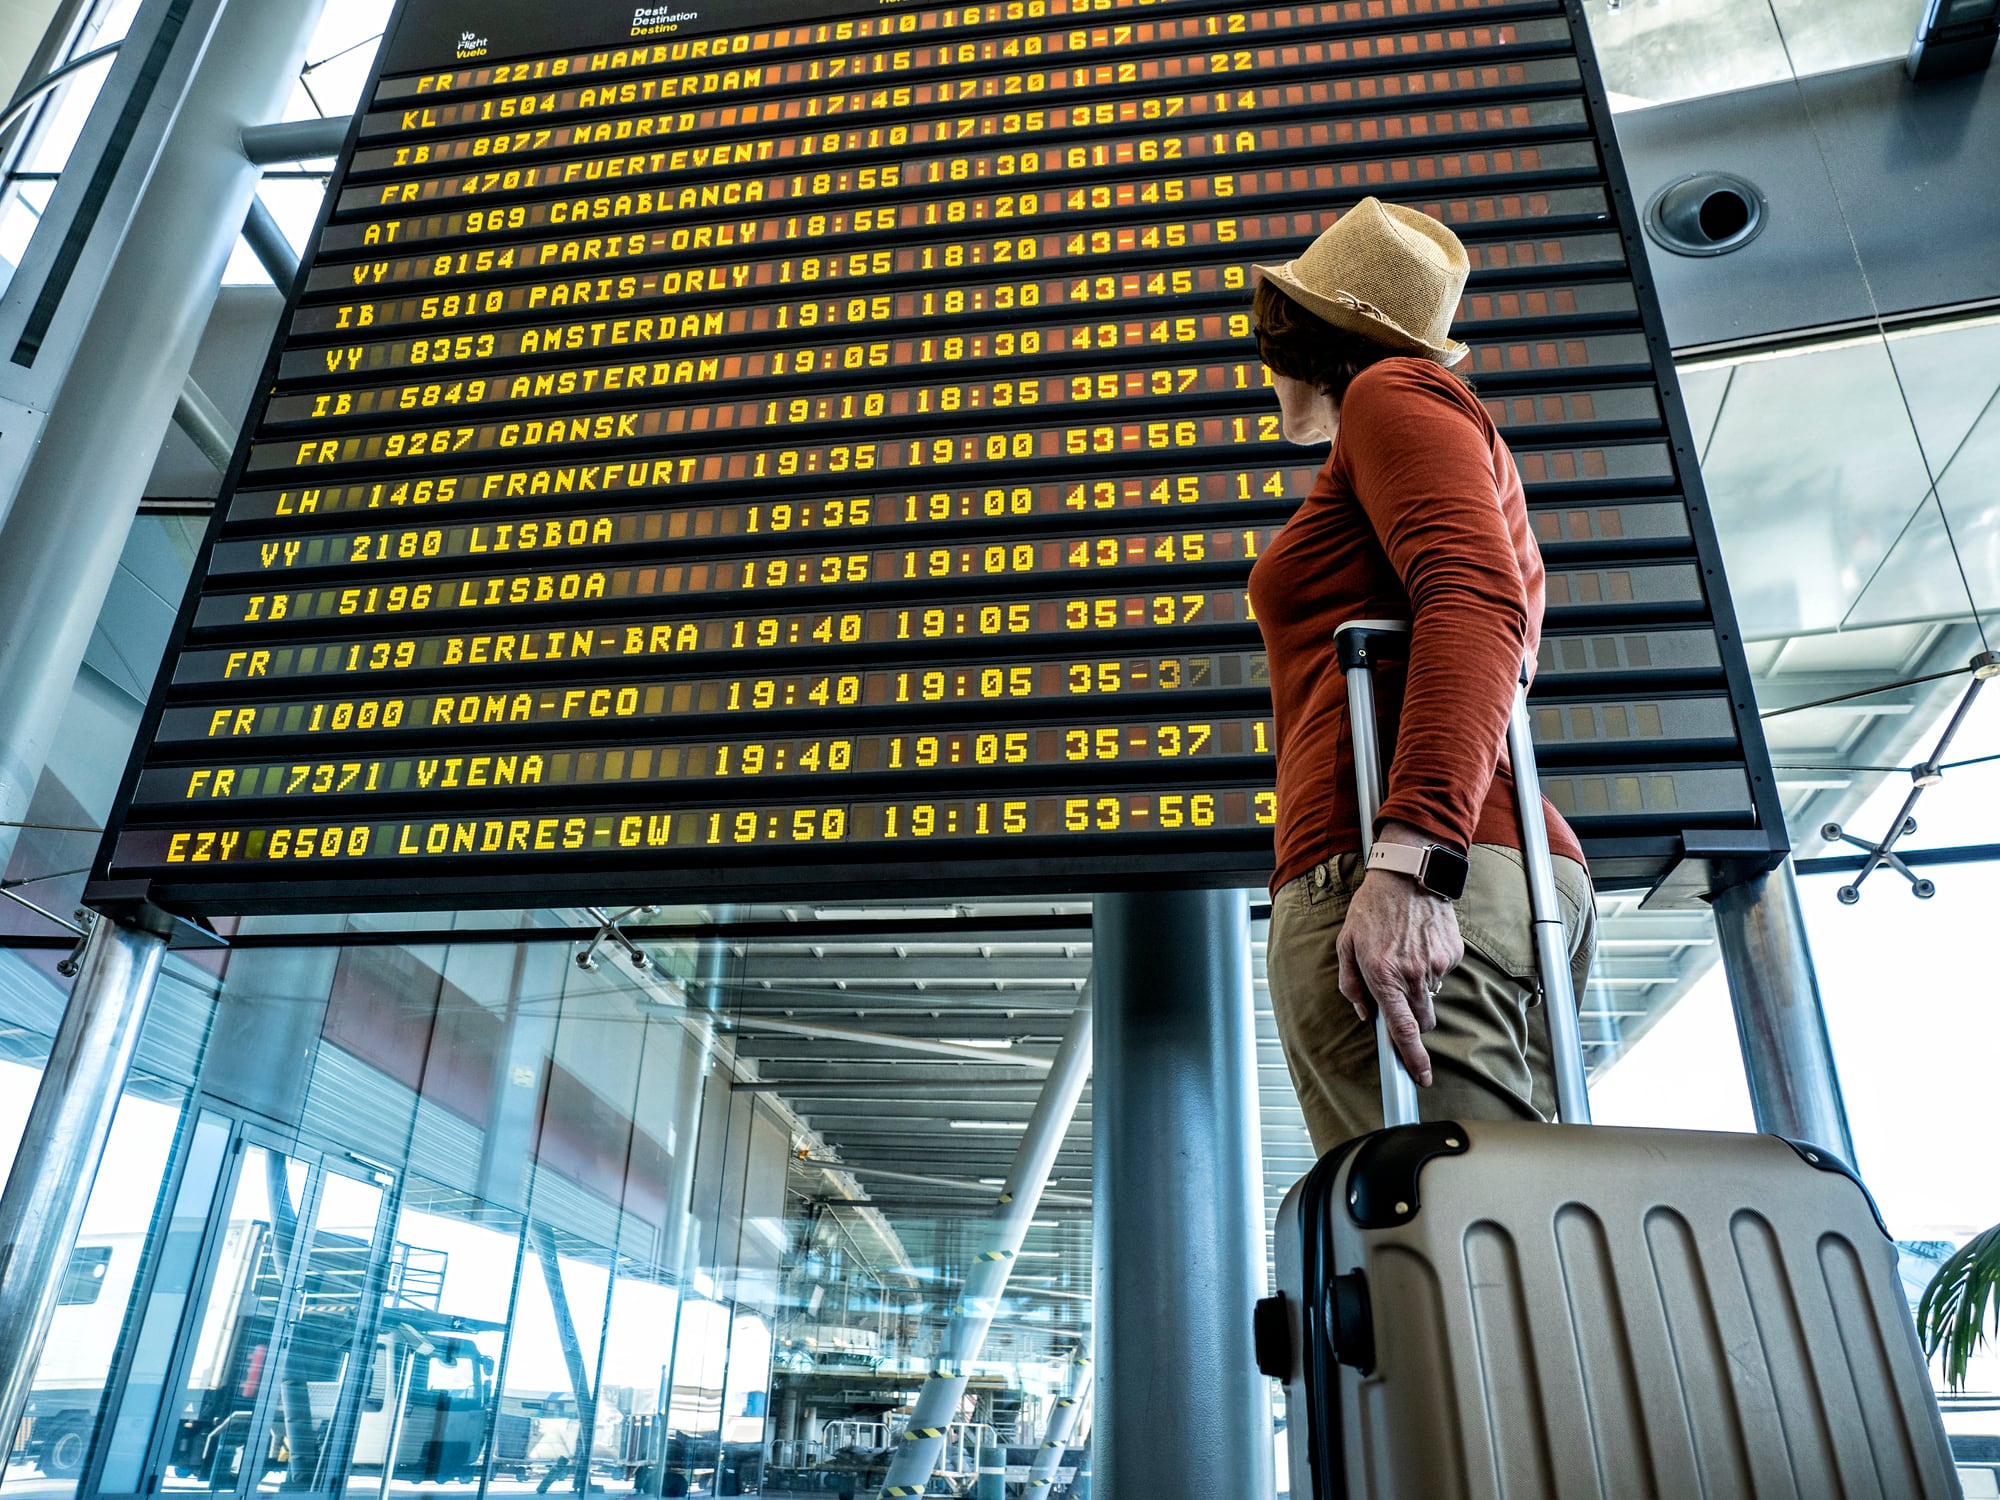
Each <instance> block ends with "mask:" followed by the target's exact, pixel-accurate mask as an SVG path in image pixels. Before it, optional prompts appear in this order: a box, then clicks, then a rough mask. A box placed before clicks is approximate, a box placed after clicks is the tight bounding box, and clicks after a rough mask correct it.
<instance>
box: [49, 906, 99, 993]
mask: <svg viewBox="0 0 2000 1500" xmlns="http://www.w3.org/2000/svg"><path fill="white" fill-rule="evenodd" d="M70 925H71V924H70V923H68V922H65V923H63V926H65V927H68V926H70ZM96 925H97V913H96V912H94V911H91V910H90V909H89V908H88V907H83V906H79V907H78V908H77V909H76V923H75V926H76V933H77V937H76V946H75V947H74V948H71V949H70V950H69V957H68V958H65V959H61V960H59V961H58V962H57V964H56V972H57V973H58V974H60V975H62V977H63V978H65V979H74V978H76V976H77V974H78V973H79V972H80V971H81V970H82V968H83V950H84V949H85V948H86V947H88V946H89V944H90V930H91V928H93V927H95V926H96Z"/></svg>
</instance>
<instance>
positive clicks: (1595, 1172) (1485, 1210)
mask: <svg viewBox="0 0 2000 1500" xmlns="http://www.w3.org/2000/svg"><path fill="white" fill-rule="evenodd" d="M1407 630H1408V627H1407V626H1406V625H1401V624H1396V623H1393V622H1380V621H1358V622H1355V623H1354V624H1352V625H1349V626H1343V627H1342V629H1341V632H1340V636H1339V640H1340V645H1341V663H1342V666H1343V668H1344V669H1345V670H1346V672H1347V678H1348V702H1349V710H1350V718H1351V720H1352V723H1353V730H1354V735H1355V763H1356V779H1357V782H1358V783H1359V790H1360V794H1361V813H1362V819H1361V821H1362V832H1363V838H1364V839H1366V838H1367V836H1368V834H1369V831H1370V830H1371V829H1372V827H1373V823H1374V809H1375V808H1376V807H1377V806H1379V805H1380V801H1381V796H1382V792H1381V783H1382V781H1383V779H1384V778H1383V777H1382V776H1381V773H1380V761H1379V757H1378V755H1377V751H1376V726H1375V723H1374V709H1373V694H1372V683H1371V679H1370V677H1369V671H1370V668H1371V665H1372V662H1373V659H1374V656H1375V654H1376V652H1377V651H1378V650H1379V649H1380V648H1381V647H1382V646H1383V645H1384V644H1386V643H1388V642H1390V641H1394V640H1395V639H1397V638H1398V637H1399V636H1400V635H1402V633H1404V632H1406V631H1407ZM1507 742H1508V751H1509V754H1510V757H1511V759H1512V762H1513V773H1514V781H1515V786H1516V788H1517V792H1518V800H1519V804H1520V807H1521V809H1522V812H1523V819H1522V827H1523V843H1524V844H1525V845H1526V846H1527V847H1526V848H1525V850H1524V854H1525V860H1524V863H1526V864H1527V866H1528V870H1529V881H1530V894H1531V898H1532V900H1533V907H1534V914H1535V917H1536V919H1537V929H1538V930H1537V936H1538V943H1537V952H1538V957H1539V959H1540V970H1541V974H1540V978H1541V983H1542V987H1543V996H1544V1007H1545V1009H1546V1010H1547V1011H1548V1013H1549V1022H1550V1029H1551V1042H1552V1050H1553V1051H1554V1053H1555V1055H1556V1058H1557V1062H1558V1068H1557V1071H1558V1075H1559V1076H1558V1079H1557V1098H1558V1109H1559V1111H1560V1114H1561V1116H1562V1118H1563V1119H1564V1120H1565V1121H1568V1122H1571V1123H1566V1124H1561V1125H1538V1124H1518V1123H1506V1124H1499V1123H1487V1122H1484V1121H1476V1122H1471V1123H1467V1124H1459V1123H1454V1122H1451V1121H1435V1122H1423V1123H1405V1122H1414V1121H1416V1118H1417V1109H1416V1099H1417V1092H1418V1091H1417V1089H1416V1086H1415V1084H1414V1083H1412V1082H1411V1081H1410V1079H1409V1077H1408V1075H1407V1074H1406V1073H1405V1072H1404V1071H1403V1069H1402V1066H1401V1064H1400V1063H1399V1062H1397V1061H1396V1060H1395V1054H1394V1052H1393V1050H1392V1049H1391V1048H1390V1047H1389V1046H1388V1045H1387V1040H1386V1037H1385V1036H1384V1034H1383V1032H1384V1028H1383V1027H1382V1026H1381V1024H1380V1021H1379V1017H1378V1025H1377V1032H1376V1044H1377V1048H1378V1051H1379V1052H1380V1053H1381V1057H1382V1064H1383V1078H1384V1085H1385V1097H1384V1106H1385V1118H1386V1119H1387V1120H1388V1121H1389V1125H1388V1126H1387V1128H1385V1129H1383V1130H1381V1131H1378V1132H1376V1133H1375V1134H1372V1135H1368V1136H1364V1137H1362V1138H1361V1139H1359V1140H1357V1141H1350V1142H1348V1143H1346V1144H1345V1145H1343V1146H1342V1147H1340V1148H1338V1149H1336V1150H1334V1151H1332V1152H1329V1153H1328V1154H1327V1155H1326V1156H1325V1157H1324V1158H1323V1159H1322V1160H1321V1161H1320V1162H1319V1164H1318V1165H1317V1166H1316V1167H1314V1168H1313V1170H1312V1171H1311V1172H1310V1173H1308V1174H1307V1175H1306V1177H1305V1178H1304V1179H1302V1180H1301V1181H1300V1182H1299V1183H1298V1184H1297V1185H1296V1186H1295V1187H1294V1188H1293V1189H1292V1191H1291V1193H1290V1194H1289V1196H1287V1198H1286V1199H1285V1202H1284V1205H1283V1207H1282V1208H1281V1209H1280V1210H1279V1214H1278V1224H1277V1272H1278V1287H1279V1293H1278V1295H1277V1296H1275V1297H1272V1298H1267V1299H1266V1300H1265V1301H1264V1302H1262V1303H1260V1304H1259V1305H1258V1308H1257V1348H1258V1363H1259V1365H1260V1367H1261V1368H1262V1369H1263V1370H1264V1372H1265V1373H1266V1374H1268V1375H1271V1376H1274V1377H1276V1378H1278V1379H1282V1380H1284V1381H1285V1382H1286V1390H1287V1403H1286V1404H1287V1412H1288V1422H1289V1428H1290V1438H1291V1443H1290V1450H1291V1476H1292V1478H1291V1493H1292V1495H1293V1497H1294V1500H1391V1497H1395V1500H1501V1497H1505V1500H1582V1497H1601V1500H1639V1497H1646V1500H1697V1497H1700V1500H1753V1497H1754V1500H1823V1497H1832V1496H1842V1497H1846V1500H1863V1497H1866V1500H1943V1497H1956V1496H1958V1495H1959V1493H1960V1491H1959V1486H1958V1482H1957V1478H1956V1475H1955V1474H1954V1471H1953V1469H1952V1465H1951V1459H1950V1457H1949V1453H1948V1449H1947V1447H1946V1442H1945V1436H1944V1429H1943V1424H1942V1422H1941V1421H1940V1419H1939V1416H1938V1409H1937V1405H1936V1402H1935V1400H1934V1399H1933V1397H1932V1394H1931V1389H1930V1383H1929V1381H1928V1379H1927V1378H1926V1373H1925V1366H1924V1360H1923V1356H1922V1353H1921V1351H1920V1349H1919V1347H1918V1345H1917V1339H1916V1331H1915V1327H1914V1325H1913V1323H1912V1320H1911V1317H1910V1312H1909V1308H1908V1304H1907V1303H1906V1302H1905V1301H1904V1297H1903V1293H1902V1289H1901V1285H1900V1283H1899V1281H1898V1279H1897V1276H1896V1253H1895V1249H1894V1246H1893V1245H1892V1244H1891V1242H1890V1240H1889V1237H1888V1233H1887V1231H1886V1230H1885V1229H1884V1228H1883V1226H1882V1223H1881V1220H1880V1218H1879V1216H1878V1215H1877V1213H1876V1211H1875V1207H1874V1204H1873V1203H1872V1201H1871V1200H1870V1199H1869V1197H1868V1195H1867V1192H1866V1190H1865V1189H1863V1188H1862V1186H1861V1184H1860V1182H1859V1180H1858V1179H1857V1178H1855V1177H1854V1175H1853V1173H1852V1172H1851V1171H1850V1170H1849V1169H1848V1168H1847V1167H1846V1166H1845V1165H1844V1164H1843V1163H1841V1162H1840V1161H1838V1160H1837V1159H1836V1158H1834V1157H1833V1156H1831V1155H1829V1154H1828V1153H1826V1152H1824V1151H1822V1150H1819V1149H1818V1148H1817V1147H1813V1146H1809V1145H1803V1144H1795V1143H1792V1142H1787V1141H1784V1140H1780V1139H1778V1138H1776V1137H1774V1136H1768V1135H1730V1134H1721V1133H1710V1132H1696V1131H1668V1130H1632V1129H1618V1128H1609V1127H1588V1125H1587V1122H1588V1117H1589V1106H1588V1100H1587V1096H1586V1095H1585V1094H1584V1093H1583V1080H1584V1075H1583V1058H1582V1048H1581V1046H1580V1043H1579V1040H1578V1027H1577V1022H1576V1016H1575V1002H1574V998H1573V996H1572V994H1571V986H1570V983H1569V968H1568V959H1567V953H1566V945H1565V944H1564V943H1563V940H1562V926H1561V912H1560V907H1559V905H1558V903H1557V900H1556V895H1555V885H1554V874H1553V865H1552V863H1551V861H1550V858H1549V851H1548V844H1547V836H1546V828H1545V826H1544V825H1543V822H1542V818H1541V791H1540V782H1539V780H1538V778H1537V776H1536V773H1535V767H1534V753H1533V747H1532V744H1531V743H1530V740H1529V727H1528V717H1527V710H1526V705H1525V701H1523V700H1517V702H1516V704H1515V709H1514V716H1513V722H1512V725H1511V726H1510V728H1509V731H1508V737H1507Z"/></svg>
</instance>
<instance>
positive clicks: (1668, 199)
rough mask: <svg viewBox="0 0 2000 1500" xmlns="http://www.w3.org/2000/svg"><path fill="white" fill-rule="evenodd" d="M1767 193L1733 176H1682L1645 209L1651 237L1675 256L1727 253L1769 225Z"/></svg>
mask: <svg viewBox="0 0 2000 1500" xmlns="http://www.w3.org/2000/svg"><path fill="white" fill-rule="evenodd" d="M1764 213H1765V204H1764V195H1763V194H1762V193H1760V192H1758V191H1757V189H1756V188H1755V187H1754V186H1753V185H1752V184H1750V183H1749V182H1746V181H1745V180H1744V179H1743V178H1741V177H1738V176H1736V175H1735V174H1734V173H1731V172H1696V173H1694V174H1693V175H1692V176H1688V177H1682V178H1678V179H1676V180H1675V181H1673V182H1670V183H1668V184H1667V185H1666V186H1665V187H1663V188H1661V189H1660V191H1659V192H1657V193H1655V194H1654V195H1653V200H1652V202H1650V203H1648V204H1647V205H1646V233H1647V234H1648V235H1650V236H1651V237H1652V238H1653V240H1654V242H1655V243H1657V244H1659V245H1662V246H1664V247H1665V248H1667V249H1669V250H1671V251H1673V252H1674V254H1676V255H1726V254H1728V253H1729V252H1730V251H1731V250H1740V249H1742V248H1743V246H1745V245H1747V244H1749V243H1750V242H1751V241H1752V240H1754V239H1755V238H1757V234H1758V231H1759V230H1761V229H1762V228H1763V227H1764Z"/></svg>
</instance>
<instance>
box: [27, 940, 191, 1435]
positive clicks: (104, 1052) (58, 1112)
mask: <svg viewBox="0 0 2000 1500" xmlns="http://www.w3.org/2000/svg"><path fill="white" fill-rule="evenodd" d="M166 952H167V940H166V938H165V936H164V935H163V934H162V933H161V932H157V931H150V930H147V929H145V928H141V927H137V926H127V925H125V924H123V923H120V922H116V921H113V920H112V919H111V918H109V917H100V918H98V920H97V925H96V926H95V927H93V928H92V929H91V933H90V941H89V943H88V944H87V945H86V946H85V948H84V953H83V968H82V969H81V971H80V972H79V973H78V974H77V976H76V984H75V986H74V987H73V988H72V989H71V991H70V998H69V1007H68V1009H66V1010H65V1011H64V1012H63V1018H62V1024H61V1026H59V1027H58V1028H57V1030H56V1038H55V1044H54V1045H53V1046H52V1047H51V1048H50V1049H49V1060H48V1064H47V1066H46V1067H44V1068H43V1069H42V1082H41V1086H40V1087H39V1088H38V1089H36V1091H35V1102H34V1105H33V1106H32V1107H31V1108H30V1110H29V1112H28V1124H27V1128H26V1129H25V1130H24V1131H22V1133H21V1146H20V1150H19V1151H18V1152H17V1153H16V1154H15V1157H14V1167H13V1170H12V1172H11V1173H10V1174H9V1176H8V1178H7V1187H6V1191H5V1192H4V1193H0V1434H4V1435H5V1438H6V1443H5V1445H4V1446H0V1468H4V1467H5V1466H6V1456H7V1449H8V1448H10V1447H11V1446H12V1443H13V1436H14V1434H15V1432H16V1431H18V1430H19V1428H20V1425H21V1412H22V1410H23V1408H24V1407H25V1406H26V1405H27V1401H28V1388H29V1385H30V1383H31V1382H32V1381H33V1380H34V1376H35V1366H36V1365H37V1364H38V1363H39V1362H40V1360H41V1356H42V1342H43V1340H44V1339H46V1338H47V1337H48V1333H49V1324H50V1322H51V1321H52V1320H53V1319H54V1317H55V1313H56V1303H57V1300H58V1299H59V1298H60V1297H61V1295H62V1287H63V1276H64V1273H65V1272H66V1271H67V1270H68V1268H69V1258H70V1255H71V1253H72V1252H73V1251H74V1250H75V1249H76V1236H77V1231H78V1230H79V1229H80V1228H81V1227H82V1225H83V1210H84V1207H85V1205H86V1204H87V1203H88V1202H89V1200H90V1185H91V1183H92V1181H93V1180H94V1179H95V1178H96V1176H97V1164H98V1161H99V1159H100V1158H101V1157H102V1156H103V1155H104V1143H105V1140H106V1138H107V1137H109V1135H110V1134H111V1117H112V1115H113V1113H114V1112H115V1111H116V1110H117V1108H118V1101H119V1099H120V1098H121V1097H122V1096H123V1094H124V1091H125V1077H126V1075H127V1074H128V1073H129V1072H130V1071H131V1068H132V1057H133V1054H134V1053H135V1052H136V1051H137V1050H138V1047H139V1029H140V1027H141V1026H142V1025H143V1024H144V1023H145V1019H146V1008H147V1006H148V1005H149V1004H150V1003H151V1001H152V998H153V985H154V982H155V981H156V980H157V979H158V978H159V976H160V964H161V962H162V961H163V960H164V959H165V957H166Z"/></svg>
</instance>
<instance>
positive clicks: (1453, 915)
mask: <svg viewBox="0 0 2000 1500" xmlns="http://www.w3.org/2000/svg"><path fill="white" fill-rule="evenodd" d="M1378 837H1380V838H1384V839H1390V840H1392V841H1393V842H1396V843H1411V844H1419V845H1421V844H1428V843H1430V842H1432V840H1430V839H1428V838H1425V837H1424V836H1423V835H1422V834H1420V833H1418V832H1417V831H1416V830H1415V829H1414V828H1407V827H1405V826H1403V825H1400V824H1389V825H1386V826H1385V827H1384V828H1383V830H1382V832H1381V833H1380V834H1379V835H1378ZM1338 951H1339V955H1340V992H1341V994H1343V995H1345V996H1346V997H1347V998H1348V1000H1349V1001H1350V1002H1351V1003H1352V1004H1353V1006H1354V1010H1355V1013H1356V1014H1357V1015H1359V1016H1360V1017H1361V1019H1362V1020H1364V1021H1366V1020H1369V1019H1371V1017H1372V1015H1373V1012H1372V1011H1371V1009H1370V1002H1371V1001H1372V1002H1373V1003H1374V1004H1377V1005H1380V1006H1381V1007H1382V1011H1383V1014H1384V1015H1386V1016H1387V1017H1388V1021H1389V1036H1390V1039H1391V1040H1392V1041H1393V1042H1394V1043H1395V1047H1396V1051H1397V1053H1398V1054H1400V1055H1401V1057H1402V1059H1403V1065H1404V1066H1405V1067H1407V1068H1408V1069H1409V1070H1410V1076H1411V1077H1412V1078H1414V1079H1416V1081H1417V1082H1418V1083H1420V1084H1423V1085H1425V1086H1428V1085H1429V1083H1430V1081H1431V1059H1430V1054H1429V1053H1428V1052H1426V1051H1425V1050H1424V1043H1423V1033H1424V1032H1426V1031H1429V1030H1430V1029H1431V1028H1432V1027H1433V1026H1435V1025H1437V1008H1436V1004H1435V999H1436V991H1437V987H1438V986H1439V985H1440V984H1442V983H1443V982H1444V976H1445V975H1446V974H1448V973H1450V972H1451V971H1452V970H1453V969H1455V968H1457V967H1458V964H1459V961H1460V960H1461V959H1463V958H1464V957H1465V944H1464V942H1462V941H1461V940H1460V938H1459V935H1458V913H1457V912H1456V911H1455V910H1454V909H1453V907H1452V904H1451V903H1450V902H1449V901H1447V900H1445V899H1444V898H1443V897H1442V896H1433V895H1432V894H1431V893H1430V892H1429V891H1426V890H1424V889H1423V888H1422V887H1420V886H1419V885H1418V884H1417V883H1416V881H1414V880H1412V879H1411V878H1410V877H1409V876H1407V875H1398V874H1395V873H1394V872H1392V871H1389V870H1370V871H1369V872H1368V874H1367V876H1366V877H1365V878H1364V879H1363V880H1362V882H1361V888H1360V889H1359V890H1358V891H1356V892H1355V893H1354V899H1353V900H1352V901H1351V902H1350V903H1349V904H1348V908H1347V920H1346V921H1345V922H1344V923H1343V924H1342V925H1341V929H1340V943H1339V945H1338Z"/></svg>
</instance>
